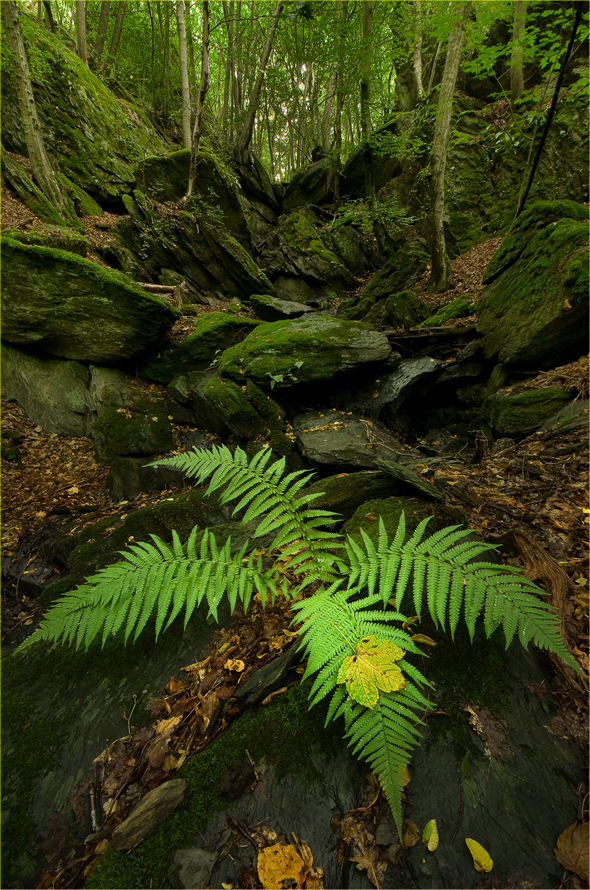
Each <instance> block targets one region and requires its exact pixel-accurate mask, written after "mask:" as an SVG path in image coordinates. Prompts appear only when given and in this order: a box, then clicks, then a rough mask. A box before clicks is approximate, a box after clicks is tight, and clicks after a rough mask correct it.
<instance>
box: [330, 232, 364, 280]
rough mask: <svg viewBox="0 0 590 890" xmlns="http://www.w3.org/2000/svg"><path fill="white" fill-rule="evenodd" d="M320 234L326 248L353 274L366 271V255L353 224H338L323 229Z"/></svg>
mask: <svg viewBox="0 0 590 890" xmlns="http://www.w3.org/2000/svg"><path fill="white" fill-rule="evenodd" d="M320 234H321V238H322V241H323V242H324V244H325V245H326V247H327V248H328V250H331V251H332V253H335V254H336V256H337V257H338V258H339V259H340V260H341V262H342V263H343V264H344V265H345V266H346V268H347V269H348V270H349V271H350V272H352V274H353V275H355V276H361V275H364V273H365V272H366V271H367V266H368V257H367V254H366V252H365V250H364V245H363V239H362V235H361V233H360V231H359V230H358V229H357V228H356V227H355V226H349V225H340V226H336V227H335V228H333V229H331V230H330V231H327V230H326V229H324V230H323V231H322V232H321V233H320Z"/></svg>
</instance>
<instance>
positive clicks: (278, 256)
mask: <svg viewBox="0 0 590 890" xmlns="http://www.w3.org/2000/svg"><path fill="white" fill-rule="evenodd" d="M258 262H259V263H260V267H261V269H263V270H264V271H265V272H266V274H267V275H268V276H269V277H271V278H272V279H273V280H274V279H275V278H277V277H278V276H280V275H287V276H294V277H299V276H300V277H301V278H304V279H305V280H306V281H308V282H310V283H312V284H327V285H329V286H330V287H333V288H336V289H338V290H346V289H347V288H352V287H354V284H355V281H354V278H353V277H352V275H351V273H350V272H349V271H348V269H347V268H346V266H344V265H343V264H342V262H341V261H340V259H339V258H338V257H337V256H336V254H335V253H332V251H330V250H328V248H327V247H326V246H325V245H324V243H323V242H322V241H321V239H320V236H319V234H318V232H317V230H316V228H315V226H314V225H312V223H311V222H310V221H309V219H308V218H306V216H304V215H303V213H298V212H293V213H291V214H290V215H289V216H282V217H281V218H280V226H279V232H278V233H277V235H276V236H275V238H274V239H271V241H269V246H268V248H267V249H266V250H265V251H264V252H263V253H262V254H261V255H260V257H259V259H258Z"/></svg>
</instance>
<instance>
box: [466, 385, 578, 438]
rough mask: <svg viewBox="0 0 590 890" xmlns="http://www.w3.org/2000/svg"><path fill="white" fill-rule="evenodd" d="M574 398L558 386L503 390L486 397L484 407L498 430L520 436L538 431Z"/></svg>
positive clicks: (508, 434) (504, 433) (484, 411)
mask: <svg viewBox="0 0 590 890" xmlns="http://www.w3.org/2000/svg"><path fill="white" fill-rule="evenodd" d="M571 400H572V394H571V393H570V392H568V391H567V390H565V389H561V388H560V387H558V386H548V387H546V388H545V389H530V390H525V391H524V392H514V393H513V392H502V391H500V392H497V393H494V394H493V395H491V396H489V397H488V398H487V399H486V400H485V402H484V403H483V405H482V410H483V413H484V416H485V418H486V420H487V421H488V422H489V424H490V425H491V426H492V427H493V428H494V430H495V431H496V432H497V433H500V434H502V435H506V436H518V435H525V434H527V433H532V432H534V431H535V430H538V429H539V428H540V427H541V426H542V425H543V423H544V422H545V421H546V420H549V418H550V417H553V415H554V414H557V412H558V411H560V410H561V409H562V408H565V407H566V405H568V404H569V402H571Z"/></svg>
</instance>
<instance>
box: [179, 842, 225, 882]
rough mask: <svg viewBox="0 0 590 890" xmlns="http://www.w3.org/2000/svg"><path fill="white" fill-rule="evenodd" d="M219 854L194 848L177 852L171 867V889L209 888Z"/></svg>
mask: <svg viewBox="0 0 590 890" xmlns="http://www.w3.org/2000/svg"><path fill="white" fill-rule="evenodd" d="M217 859H218V855H217V853H211V852H210V851H209V850H202V849H200V847H194V848H193V849H188V850H177V851H176V852H175V854H174V856H173V857H172V865H171V866H170V881H171V884H170V886H171V887H177V888H184V887H186V888H187V890H194V888H195V887H209V881H210V880H211V872H212V870H213V866H214V865H215V863H216V862H217Z"/></svg>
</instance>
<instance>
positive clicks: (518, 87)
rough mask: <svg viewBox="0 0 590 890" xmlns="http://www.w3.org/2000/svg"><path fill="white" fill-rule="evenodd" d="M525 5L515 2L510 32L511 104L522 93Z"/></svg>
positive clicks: (517, 0)
mask: <svg viewBox="0 0 590 890" xmlns="http://www.w3.org/2000/svg"><path fill="white" fill-rule="evenodd" d="M526 10H527V4H526V3H521V2H519V0H516V3H515V4H514V27H513V30H512V58H511V59H510V98H511V99H512V104H514V103H515V102H516V100H517V99H520V97H521V96H522V94H523V93H524V72H523V59H524V47H523V45H522V38H523V35H524V27H525V23H526Z"/></svg>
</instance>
